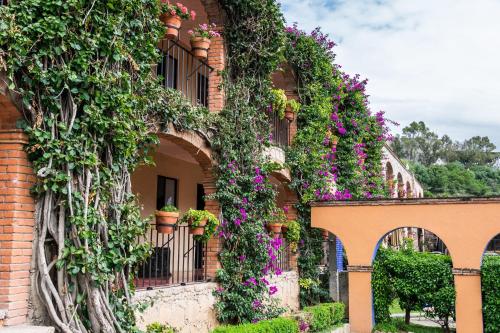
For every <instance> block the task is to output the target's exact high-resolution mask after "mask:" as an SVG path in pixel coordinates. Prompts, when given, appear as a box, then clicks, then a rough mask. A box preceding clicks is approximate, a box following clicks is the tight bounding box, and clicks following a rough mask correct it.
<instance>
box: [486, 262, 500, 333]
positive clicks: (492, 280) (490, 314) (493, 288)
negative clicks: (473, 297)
mask: <svg viewBox="0 0 500 333" xmlns="http://www.w3.org/2000/svg"><path fill="white" fill-rule="evenodd" d="M481 284H482V291H483V318H484V332H485V333H496V332H500V256H485V257H484V259H483V266H482V268H481Z"/></svg>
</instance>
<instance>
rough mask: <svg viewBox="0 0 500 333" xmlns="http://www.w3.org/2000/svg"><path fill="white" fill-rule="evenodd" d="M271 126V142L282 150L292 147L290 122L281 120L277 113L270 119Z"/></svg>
mask: <svg viewBox="0 0 500 333" xmlns="http://www.w3.org/2000/svg"><path fill="white" fill-rule="evenodd" d="M270 125H271V142H272V143H273V144H274V145H276V146H278V147H280V148H285V147H288V146H289V145H290V122H289V121H288V120H286V119H280V117H279V116H278V114H277V113H273V114H272V115H271V117H270Z"/></svg>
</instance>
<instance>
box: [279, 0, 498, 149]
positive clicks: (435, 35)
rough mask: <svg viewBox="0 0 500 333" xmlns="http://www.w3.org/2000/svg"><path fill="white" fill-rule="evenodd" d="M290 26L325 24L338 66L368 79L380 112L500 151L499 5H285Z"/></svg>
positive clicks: (439, 0) (376, 0) (398, 0)
mask: <svg viewBox="0 0 500 333" xmlns="http://www.w3.org/2000/svg"><path fill="white" fill-rule="evenodd" d="M279 1H280V2H281V4H282V8H283V11H284V13H285V18H286V20H287V23H288V24H291V23H293V22H298V23H299V26H300V27H301V28H302V29H304V30H306V31H308V32H309V31H311V30H312V29H313V28H315V27H317V26H321V27H322V28H323V31H324V32H326V33H329V34H330V36H331V37H332V39H333V40H334V41H335V42H337V44H338V46H337V47H336V50H335V51H336V53H337V63H339V64H340V65H342V67H343V68H344V70H346V71H347V72H349V73H351V74H356V73H359V74H360V75H361V76H362V77H367V78H368V79H369V83H368V93H369V94H370V102H371V106H372V109H373V110H374V111H378V110H384V111H386V113H387V115H388V117H389V118H391V119H392V120H394V121H397V122H399V123H401V126H400V128H399V129H394V132H396V133H397V132H398V131H399V130H400V129H401V128H402V127H404V126H405V125H407V124H408V123H410V122H411V121H413V120H422V121H424V122H425V123H426V124H427V125H428V126H429V127H431V128H432V129H433V130H435V131H436V132H438V134H440V135H442V134H445V133H446V134H449V135H450V136H452V137H453V138H455V139H459V140H463V139H465V138H469V137H471V136H474V135H482V136H484V135H487V136H489V137H490V139H492V141H493V142H494V143H495V144H496V145H497V150H500V81H499V80H500V0H302V1H299V0H279Z"/></svg>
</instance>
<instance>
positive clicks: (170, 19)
mask: <svg viewBox="0 0 500 333" xmlns="http://www.w3.org/2000/svg"><path fill="white" fill-rule="evenodd" d="M160 20H161V21H162V22H163V24H165V26H166V27H167V31H165V37H166V38H168V39H177V38H178V37H179V29H180V28H181V24H182V19H181V18H180V17H179V16H177V15H170V14H168V13H164V14H162V15H161V16H160Z"/></svg>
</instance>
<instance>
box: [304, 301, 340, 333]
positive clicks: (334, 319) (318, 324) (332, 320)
mask: <svg viewBox="0 0 500 333" xmlns="http://www.w3.org/2000/svg"><path fill="white" fill-rule="evenodd" d="M304 312H305V313H308V314H310V315H311V319H310V321H309V322H308V324H309V328H310V332H321V331H323V330H326V329H328V328H331V327H333V326H336V325H339V324H341V323H342V321H343V320H344V316H345V305H344V304H343V303H323V304H319V305H316V306H308V307H305V308H304Z"/></svg>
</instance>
